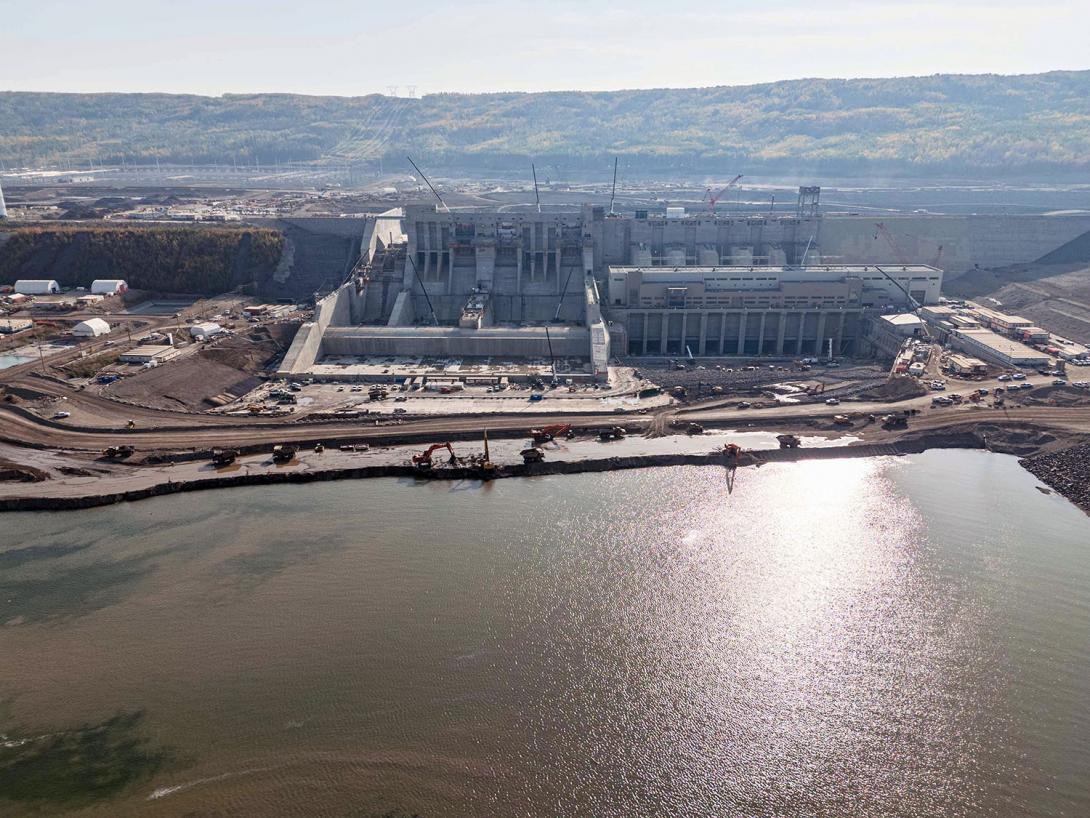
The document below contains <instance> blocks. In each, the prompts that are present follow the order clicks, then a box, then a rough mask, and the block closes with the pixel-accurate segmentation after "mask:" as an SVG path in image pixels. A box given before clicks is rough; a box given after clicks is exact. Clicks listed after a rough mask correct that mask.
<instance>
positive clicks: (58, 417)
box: [53, 412, 72, 420]
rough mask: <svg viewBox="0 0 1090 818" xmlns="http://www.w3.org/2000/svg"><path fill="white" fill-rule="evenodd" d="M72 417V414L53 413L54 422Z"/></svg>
mask: <svg viewBox="0 0 1090 818" xmlns="http://www.w3.org/2000/svg"><path fill="white" fill-rule="evenodd" d="M70 417H72V413H71V412H54V413H53V420H64V419H65V418H70Z"/></svg>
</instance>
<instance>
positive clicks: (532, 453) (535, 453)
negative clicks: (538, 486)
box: [519, 446, 545, 464]
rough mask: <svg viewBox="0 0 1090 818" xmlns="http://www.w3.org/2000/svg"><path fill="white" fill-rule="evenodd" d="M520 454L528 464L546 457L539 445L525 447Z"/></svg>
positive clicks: (538, 461)
mask: <svg viewBox="0 0 1090 818" xmlns="http://www.w3.org/2000/svg"><path fill="white" fill-rule="evenodd" d="M519 454H521V455H522V462H523V463H526V464H530V463H540V462H541V461H543V460H544V459H545V452H543V451H541V449H539V448H537V446H530V447H529V448H526V449H523V450H522V451H521V452H519Z"/></svg>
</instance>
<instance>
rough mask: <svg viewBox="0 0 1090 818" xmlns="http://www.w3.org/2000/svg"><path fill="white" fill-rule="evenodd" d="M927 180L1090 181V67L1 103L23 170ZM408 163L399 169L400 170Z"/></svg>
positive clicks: (3, 99)
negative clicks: (295, 168)
mask: <svg viewBox="0 0 1090 818" xmlns="http://www.w3.org/2000/svg"><path fill="white" fill-rule="evenodd" d="M405 151H410V152H412V153H413V154H414V155H418V156H419V157H420V159H421V161H423V162H425V163H427V164H428V165H430V166H432V167H441V166H447V167H451V168H453V167H479V168H496V169H505V168H516V167H517V168H519V169H522V168H524V166H525V162H526V159H527V158H528V157H535V158H537V159H538V160H539V162H541V163H543V164H539V167H543V166H546V164H545V163H549V162H553V163H556V164H558V165H559V166H560V167H561V168H563V169H576V168H581V167H587V168H590V167H594V168H600V167H603V166H604V165H605V164H606V163H608V159H609V157H611V156H612V155H613V154H615V153H616V154H620V155H621V156H622V157H625V158H626V159H627V161H628V164H629V167H630V168H632V169H634V170H639V169H643V170H664V171H665V170H671V171H675V172H678V171H680V172H685V171H692V172H698V173H699V172H706V171H712V170H735V169H738V168H741V169H742V170H743V171H744V172H747V173H754V172H756V171H758V170H765V171H766V172H774V171H782V172H797V171H798V170H800V169H808V170H818V171H823V172H827V173H878V172H889V173H899V174H904V175H921V176H922V175H928V174H936V173H956V174H958V175H971V174H974V173H975V174H988V173H990V172H993V171H1003V172H1004V173H1010V172H1019V171H1022V172H1035V173H1045V174H1047V173H1053V174H1075V173H1077V172H1079V171H1082V172H1085V170H1086V169H1087V168H1090V71H1056V72H1050V73H1047V74H1033V75H1022V76H998V75H980V76H967V75H935V76H930V77H908V78H899V79H873V80H870V79H861V80H823V79H811V80H794V81H789V82H777V83H769V84H764V85H751V86H737V87H725V86H720V87H712V88H697V89H674V90H646V91H613V92H602V93H579V92H554V93H538V94H521V93H504V94H436V95H430V96H425V97H423V98H422V99H394V98H390V97H383V96H380V95H372V96H366V97H351V98H347V97H307V96H295V95H286V94H255V95H229V96H224V97H215V98H213V97H198V96H174V95H166V94H85V95H79V94H40V93H3V94H0V159H3V161H4V162H5V163H6V164H7V165H8V166H12V165H33V164H48V163H57V164H60V163H77V164H78V163H83V164H84V165H85V166H86V163H88V162H89V161H95V162H99V163H119V162H121V161H123V160H124V161H127V162H154V161H155V160H156V159H158V160H160V161H161V162H174V163H183V164H186V163H225V164H231V163H234V162H237V163H240V164H244V163H253V162H263V163H272V162H275V161H281V162H285V161H295V162H314V163H322V162H357V163H358V162H368V161H376V160H378V159H380V158H382V159H386V160H387V161H388V162H389V161H397V162H399V163H403V155H404V152H405ZM398 166H399V167H400V166H401V164H399V165H398Z"/></svg>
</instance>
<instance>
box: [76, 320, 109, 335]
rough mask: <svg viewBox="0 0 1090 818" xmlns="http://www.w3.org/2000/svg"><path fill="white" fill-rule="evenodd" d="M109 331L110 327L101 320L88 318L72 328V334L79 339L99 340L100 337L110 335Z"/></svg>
mask: <svg viewBox="0 0 1090 818" xmlns="http://www.w3.org/2000/svg"><path fill="white" fill-rule="evenodd" d="M109 331H110V325H109V324H107V323H106V322H105V321H103V320H102V319H101V318H88V319H87V320H86V321H80V322H79V323H78V324H76V326H75V327H73V328H72V334H73V335H75V336H76V337H77V338H98V336H100V335H106V334H108V333H109Z"/></svg>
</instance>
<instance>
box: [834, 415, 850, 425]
mask: <svg viewBox="0 0 1090 818" xmlns="http://www.w3.org/2000/svg"><path fill="white" fill-rule="evenodd" d="M833 423H835V424H836V425H837V426H851V425H852V419H851V418H850V417H848V416H847V415H833Z"/></svg>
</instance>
